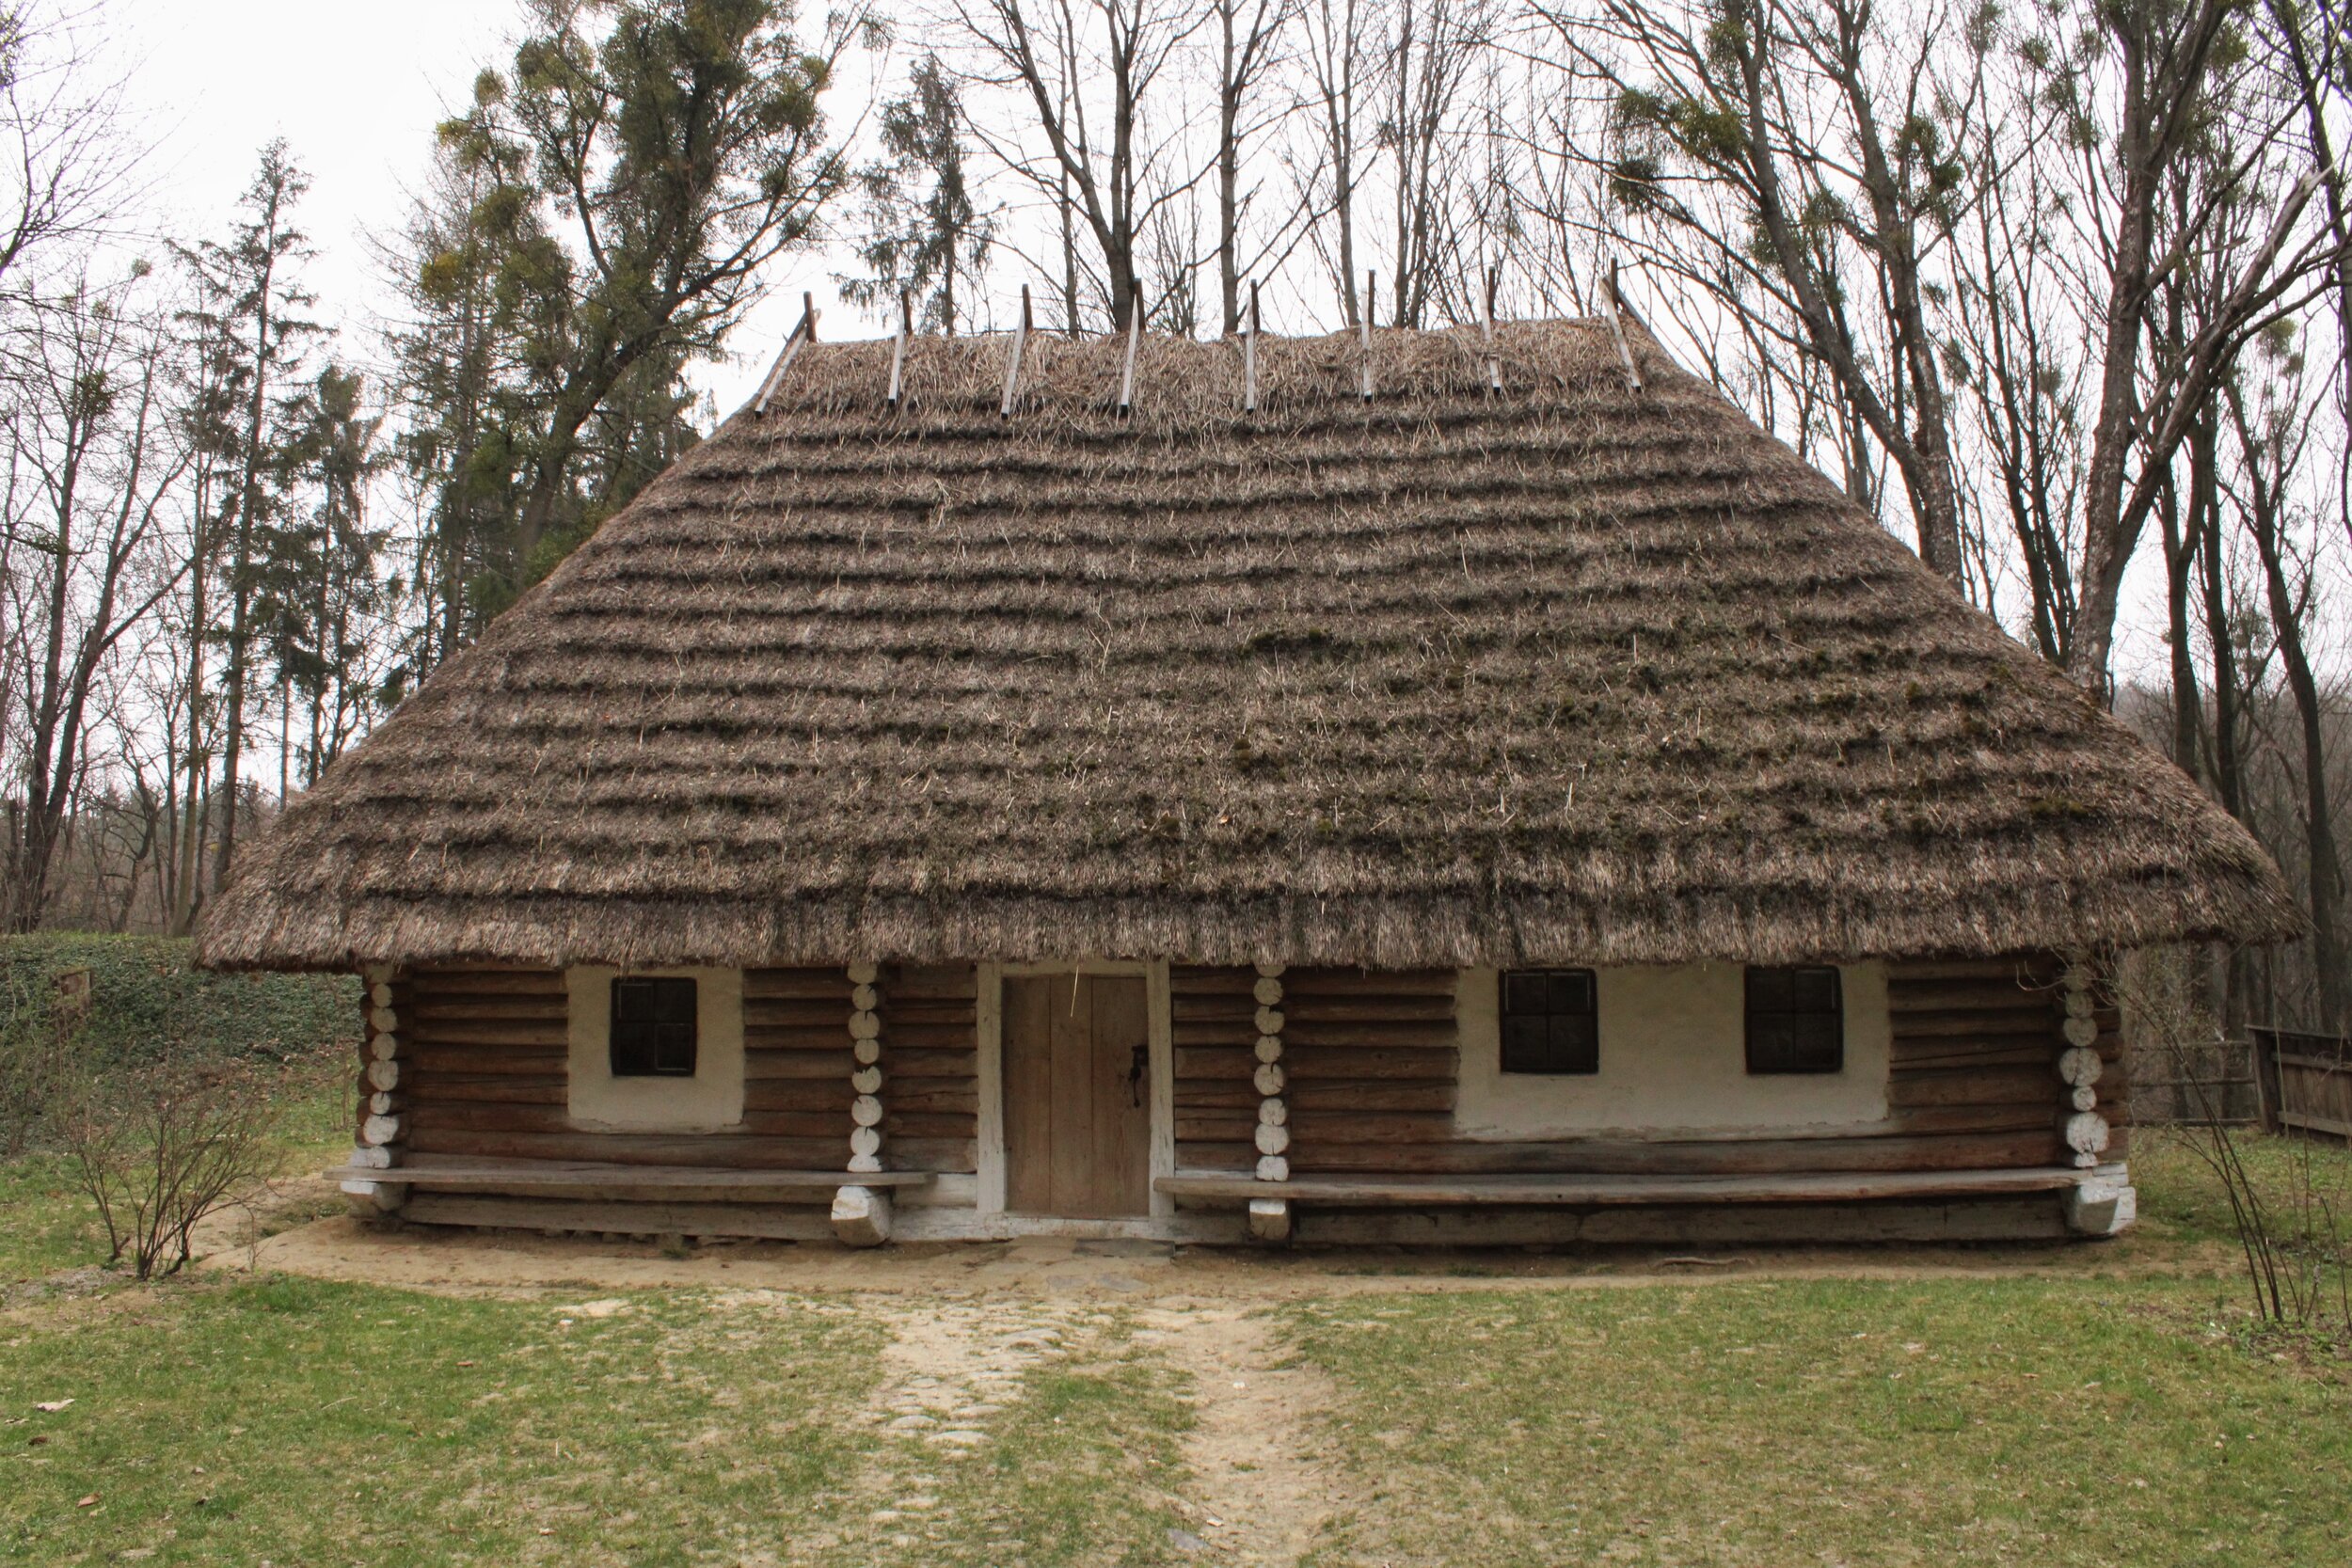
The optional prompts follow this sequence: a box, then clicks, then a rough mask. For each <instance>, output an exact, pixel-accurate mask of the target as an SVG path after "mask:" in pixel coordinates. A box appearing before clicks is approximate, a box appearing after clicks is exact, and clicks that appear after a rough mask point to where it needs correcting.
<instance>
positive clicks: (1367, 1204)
mask: <svg viewBox="0 0 2352 1568" xmlns="http://www.w3.org/2000/svg"><path fill="white" fill-rule="evenodd" d="M2080 1180H2081V1178H2080V1175H2079V1173H2077V1172H2076V1171H2075V1170H2074V1167H2073V1166H2071V1165H2030V1166H2023V1167H2017V1168H2011V1169H2007V1170H1953V1171H1832V1172H1820V1171H1793V1172H1788V1173H1781V1174H1771V1173H1768V1174H1761V1175H1754V1176H1665V1175H1615V1176H1490V1177H1448V1176H1438V1177H1427V1176H1422V1177H1408V1176H1390V1177H1382V1176H1348V1177H1336V1176H1323V1177H1316V1176H1294V1177H1292V1178H1291V1179H1290V1180H1286V1181H1275V1182H1266V1181H1255V1180H1246V1179H1243V1178H1239V1177H1232V1176H1218V1175H1211V1174H1207V1173H1201V1172H1186V1171H1179V1172H1178V1173H1176V1174H1175V1175H1173V1176H1163V1177H1160V1178H1158V1179H1156V1180H1153V1182H1152V1189H1153V1190H1154V1191H1156V1192H1161V1193H1166V1194H1168V1196H1171V1197H1174V1198H1177V1199H1179V1200H1183V1199H1192V1200H1195V1201H1223V1202H1228V1203H1244V1202H1248V1201H1251V1200H1253V1199H1257V1198H1261V1197H1265V1196H1274V1197H1281V1198H1288V1199H1289V1200H1291V1201H1292V1202H1294V1203H1300V1204H1314V1205H1317V1206H1320V1207H1333V1208H1352V1209H1378V1208H1391V1207H1404V1208H1422V1207H1428V1206H1432V1205H1437V1206H1447V1207H1479V1206H1486V1205H1493V1204H1505V1205H1508V1204H1549V1205H1572V1206H1591V1207H1615V1206H1621V1205H1628V1204H1706V1205H1709V1206H1712V1205H1716V1204H1726V1203H1732V1204H1738V1203H1810V1202H1823V1201H1830V1202H1875V1201H1878V1200H1881V1199H1885V1198H1918V1197H1959V1196H1992V1195H1996V1194H2016V1193H2048V1192H2063V1191H2065V1190H2066V1189H2068V1188H2071V1187H2074V1186H2075V1185H2076V1184H2077V1183H2078V1182H2079V1181H2080Z"/></svg>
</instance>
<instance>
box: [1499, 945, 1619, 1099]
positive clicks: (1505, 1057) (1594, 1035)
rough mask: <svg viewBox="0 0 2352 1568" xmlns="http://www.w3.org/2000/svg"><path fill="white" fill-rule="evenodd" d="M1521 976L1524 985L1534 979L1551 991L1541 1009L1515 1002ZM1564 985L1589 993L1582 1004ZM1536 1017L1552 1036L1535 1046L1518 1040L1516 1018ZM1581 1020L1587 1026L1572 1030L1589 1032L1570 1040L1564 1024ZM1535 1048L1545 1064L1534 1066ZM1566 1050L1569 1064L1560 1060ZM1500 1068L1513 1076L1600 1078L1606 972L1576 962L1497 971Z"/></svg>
mask: <svg viewBox="0 0 2352 1568" xmlns="http://www.w3.org/2000/svg"><path fill="white" fill-rule="evenodd" d="M1515 980H1516V981H1518V982H1519V983H1520V984H1521V985H1522V986H1524V985H1526V984H1528V983H1530V982H1540V983H1541V984H1542V985H1543V988H1544V991H1545V996H1544V1005H1543V1006H1541V1007H1539V1008H1532V1007H1525V1006H1513V1005H1512V994H1511V992H1512V982H1513V981H1515ZM1564 984H1565V985H1575V986H1581V988H1582V990H1583V997H1582V1001H1581V1005H1577V1003H1576V1002H1575V999H1574V998H1573V997H1572V996H1571V997H1564V996H1563V994H1562V992H1561V990H1560V987H1561V986H1563V985H1564ZM1564 1002H1565V1003H1566V1005H1565V1006H1564V1005H1563V1004H1564ZM1536 1019H1540V1020H1542V1021H1543V1022H1544V1026H1545V1027H1544V1034H1545V1039H1544V1041H1543V1042H1542V1043H1541V1044H1540V1045H1537V1046H1534V1047H1532V1048H1531V1047H1530V1046H1529V1045H1528V1044H1527V1043H1526V1042H1524V1041H1520V1042H1514V1040H1513V1039H1512V1034H1513V1029H1512V1025H1513V1023H1514V1022H1528V1021H1533V1020H1536ZM1577 1022H1581V1023H1582V1025H1583V1028H1582V1029H1581V1031H1575V1030H1570V1031H1567V1033H1570V1034H1575V1033H1581V1034H1582V1035H1583V1036H1584V1040H1583V1041H1582V1042H1581V1043H1579V1042H1577V1041H1575V1040H1573V1039H1571V1040H1569V1041H1568V1042H1567V1043H1566V1044H1565V1045H1564V1044H1563V1043H1562V1038H1561V1037H1562V1034H1563V1031H1562V1029H1561V1028H1560V1025H1562V1024H1564V1023H1577ZM1531 1049H1532V1050H1533V1051H1534V1052H1535V1053H1540V1054H1541V1057H1542V1058H1543V1059H1544V1065H1530V1057H1529V1054H1528V1053H1529V1052H1530V1051H1531ZM1563 1054H1565V1055H1566V1056H1567V1057H1568V1060H1567V1064H1566V1065H1565V1066H1564V1065H1560V1063H1559V1058H1560V1057H1561V1056H1562V1055H1563ZM1495 1069H1496V1071H1498V1072H1499V1073H1501V1074H1502V1075H1503V1076H1505V1077H1513V1078H1594V1077H1597V1076H1599V1073H1600V972H1599V971H1598V970H1597V969H1592V968H1589V967H1581V966H1573V965H1546V966H1544V967H1542V968H1536V969H1504V970H1498V971H1496V973H1495Z"/></svg>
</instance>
